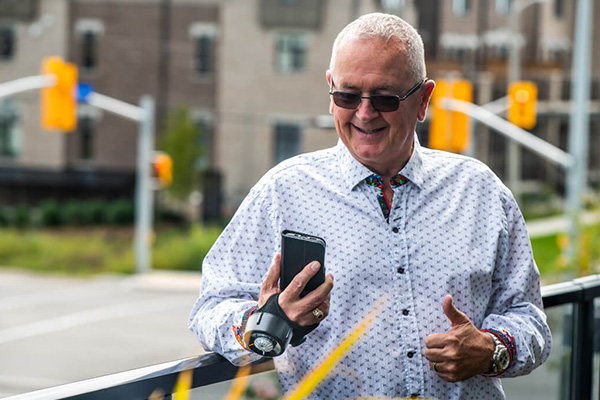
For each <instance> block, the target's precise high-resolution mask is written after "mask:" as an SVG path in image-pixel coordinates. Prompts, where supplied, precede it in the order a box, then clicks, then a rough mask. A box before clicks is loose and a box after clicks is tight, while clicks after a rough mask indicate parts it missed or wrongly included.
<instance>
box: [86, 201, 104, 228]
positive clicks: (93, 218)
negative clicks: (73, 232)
mask: <svg viewBox="0 0 600 400" xmlns="http://www.w3.org/2000/svg"><path fill="white" fill-rule="evenodd" d="M106 207H107V203H106V202H105V201H104V200H102V199H92V200H88V201H86V202H85V203H83V206H82V209H81V212H82V217H83V222H84V223H85V224H88V225H97V224H102V223H104V222H106V216H105V214H106V213H105V209H106Z"/></svg>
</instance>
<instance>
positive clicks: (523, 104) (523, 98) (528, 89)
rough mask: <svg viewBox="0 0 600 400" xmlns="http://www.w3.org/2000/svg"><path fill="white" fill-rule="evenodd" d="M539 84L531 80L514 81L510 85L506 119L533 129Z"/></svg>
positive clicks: (524, 127) (522, 126)
mask: <svg viewBox="0 0 600 400" xmlns="http://www.w3.org/2000/svg"><path fill="white" fill-rule="evenodd" d="M536 108H537V86H536V85H535V83H533V82H531V81H518V82H513V83H511V84H510V86H509V87H508V111H507V115H506V119H508V121H510V122H512V123H513V124H515V125H517V126H519V127H521V128H523V129H532V128H533V127H535V124H536Z"/></svg>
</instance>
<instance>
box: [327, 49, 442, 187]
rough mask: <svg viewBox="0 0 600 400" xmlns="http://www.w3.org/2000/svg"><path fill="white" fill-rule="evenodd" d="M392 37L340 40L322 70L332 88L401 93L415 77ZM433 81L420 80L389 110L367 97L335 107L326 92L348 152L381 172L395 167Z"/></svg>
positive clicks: (406, 147) (409, 144)
mask: <svg viewBox="0 0 600 400" xmlns="http://www.w3.org/2000/svg"><path fill="white" fill-rule="evenodd" d="M394 40H395V39H392V40H391V41H390V42H388V43H386V42H385V41H384V40H382V39H379V38H371V39H360V40H351V41H348V42H345V43H342V44H341V46H340V47H339V49H338V52H337V55H336V57H335V65H334V66H333V71H327V80H328V83H329V85H330V86H331V84H332V80H333V91H336V90H337V91H343V92H351V93H358V94H361V96H371V95H373V94H392V95H399V96H400V97H402V96H404V94H405V93H407V92H408V91H409V90H410V89H411V88H412V87H413V86H415V85H416V84H417V83H418V80H416V79H415V78H409V76H408V72H407V70H408V68H407V67H406V60H405V56H404V54H400V53H401V52H399V51H398V46H397V44H396V43H395V42H394ZM433 86H434V83H433V81H427V82H425V83H424V84H423V85H422V86H421V87H420V88H419V89H418V90H417V91H416V92H415V93H413V94H412V95H410V96H409V97H408V98H407V99H406V100H404V101H401V102H400V106H399V107H398V109H397V110H396V111H391V112H379V111H377V110H375V109H374V108H373V106H372V105H371V102H370V100H368V99H362V101H361V103H360V104H359V106H358V108H356V109H354V110H350V109H346V108H341V107H338V106H337V105H336V104H335V103H334V102H333V98H332V99H331V104H330V112H331V113H332V114H333V116H334V120H335V127H336V130H337V132H338V135H339V137H340V138H341V140H342V142H343V143H344V144H345V145H346V147H347V148H348V150H349V151H350V153H351V154H352V156H353V157H354V158H355V159H356V160H358V161H359V162H360V163H362V164H363V165H365V166H367V167H368V168H369V169H371V170H372V171H374V172H377V173H379V174H380V175H382V176H389V175H392V174H395V173H397V172H398V171H399V170H400V169H401V168H402V167H403V166H404V165H405V164H406V162H407V161H408V159H409V158H410V154H411V148H412V143H413V135H414V131H415V126H416V124H417V120H423V119H424V118H425V114H426V112H427V103H428V102H429V97H430V96H431V92H432V90H433Z"/></svg>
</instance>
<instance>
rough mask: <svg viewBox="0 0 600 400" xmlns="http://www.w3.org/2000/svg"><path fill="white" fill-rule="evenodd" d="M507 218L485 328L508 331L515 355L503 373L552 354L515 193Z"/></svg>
mask: <svg viewBox="0 0 600 400" xmlns="http://www.w3.org/2000/svg"><path fill="white" fill-rule="evenodd" d="M502 200H503V207H504V221H503V229H502V234H501V237H500V238H499V242H498V252H497V254H498V256H497V259H496V267H495V272H494V276H493V293H492V296H491V299H490V302H489V306H488V310H487V313H486V314H487V317H486V318H485V320H484V322H483V326H482V329H492V330H496V331H506V332H508V333H509V334H510V335H511V336H512V337H513V338H514V343H515V347H516V357H515V358H514V359H513V362H512V364H511V366H510V367H509V369H508V370H507V371H506V372H505V373H504V374H503V375H502V376H503V377H510V376H520V375H525V374H528V373H530V372H531V371H532V370H533V369H534V368H536V367H538V366H539V365H541V364H542V363H543V362H544V361H545V360H546V359H547V358H548V356H549V354H550V349H551V344H552V335H551V333H550V329H549V327H548V325H547V323H546V315H545V314H544V311H543V303H542V295H541V291H540V274H539V271H538V268H537V266H536V264H535V261H534V259H533V253H532V251H531V242H530V240H529V235H528V233H527V227H526V226H525V221H524V219H523V216H522V215H521V212H520V210H519V208H518V205H517V203H516V201H515V199H514V197H513V196H512V195H511V194H510V192H508V190H506V192H505V193H504V197H503V199H502Z"/></svg>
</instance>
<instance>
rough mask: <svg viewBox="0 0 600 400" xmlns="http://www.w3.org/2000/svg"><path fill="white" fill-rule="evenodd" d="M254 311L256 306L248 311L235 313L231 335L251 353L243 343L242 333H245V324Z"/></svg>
mask: <svg viewBox="0 0 600 400" xmlns="http://www.w3.org/2000/svg"><path fill="white" fill-rule="evenodd" d="M255 309H256V306H254V307H252V308H250V309H248V310H241V311H238V312H236V313H235V314H234V315H233V326H232V327H233V334H234V335H235V338H236V339H237V341H238V343H239V344H240V345H241V346H242V347H243V348H244V349H246V350H248V351H251V350H250V348H249V347H248V345H247V344H246V343H245V342H244V332H245V331H246V323H247V322H248V318H250V315H251V314H252V312H253V311H254V310H255Z"/></svg>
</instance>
